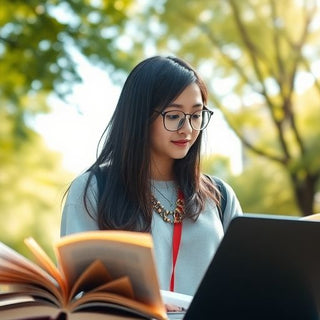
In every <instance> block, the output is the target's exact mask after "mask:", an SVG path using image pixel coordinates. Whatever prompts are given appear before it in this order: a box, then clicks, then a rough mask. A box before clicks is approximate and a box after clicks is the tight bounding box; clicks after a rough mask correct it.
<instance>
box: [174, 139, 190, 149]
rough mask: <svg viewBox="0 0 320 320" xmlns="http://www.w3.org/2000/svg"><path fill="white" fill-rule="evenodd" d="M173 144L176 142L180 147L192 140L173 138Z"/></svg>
mask: <svg viewBox="0 0 320 320" xmlns="http://www.w3.org/2000/svg"><path fill="white" fill-rule="evenodd" d="M171 142H172V143H173V144H175V145H176V146H179V147H185V146H187V145H188V143H189V142H190V140H186V139H183V140H173V141H171Z"/></svg>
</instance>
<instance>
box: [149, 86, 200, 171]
mask: <svg viewBox="0 0 320 320" xmlns="http://www.w3.org/2000/svg"><path fill="white" fill-rule="evenodd" d="M202 109H203V101H202V96H201V91H200V88H199V86H198V85H197V84H196V83H192V84H190V85H189V86H188V87H186V88H185V90H184V91H183V92H182V93H181V94H180V95H179V96H178V97H177V98H176V99H175V100H174V101H173V102H172V103H171V104H170V105H168V106H167V107H166V108H165V109H164V110H163V111H164V112H166V111H172V110H179V111H183V112H184V113H188V114H191V113H194V112H195V111H199V110H202ZM150 134H151V136H150V140H151V141H150V142H151V160H152V163H156V164H157V167H158V166H161V165H163V166H166V165H167V164H168V163H169V164H170V163H173V161H174V160H175V159H182V158H184V157H185V156H186V155H187V153H188V151H189V149H190V148H191V146H192V145H193V144H194V142H195V141H196V139H197V137H198V135H199V131H196V130H193V129H192V127H191V125H190V121H189V116H187V119H186V121H185V122H184V124H183V126H182V127H181V128H180V129H179V130H178V131H168V130H166V128H165V127H164V125H163V116H162V115H161V114H159V116H158V117H157V118H156V119H155V121H154V122H153V123H152V124H151V127H150Z"/></svg>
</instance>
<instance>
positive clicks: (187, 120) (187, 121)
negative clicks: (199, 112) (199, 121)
mask: <svg viewBox="0 0 320 320" xmlns="http://www.w3.org/2000/svg"><path fill="white" fill-rule="evenodd" d="M181 122H182V125H181V128H180V129H179V130H178V131H179V132H187V133H189V132H192V130H193V129H192V127H191V115H190V114H186V116H185V117H184V119H182V120H181Z"/></svg>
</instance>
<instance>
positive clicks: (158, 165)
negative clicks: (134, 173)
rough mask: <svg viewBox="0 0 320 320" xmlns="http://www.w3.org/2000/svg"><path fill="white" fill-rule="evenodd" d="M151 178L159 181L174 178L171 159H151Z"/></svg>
mask: <svg viewBox="0 0 320 320" xmlns="http://www.w3.org/2000/svg"><path fill="white" fill-rule="evenodd" d="M151 179H153V180H161V181H170V180H174V174H173V161H170V162H169V161H165V162H164V161H162V162H161V161H151Z"/></svg>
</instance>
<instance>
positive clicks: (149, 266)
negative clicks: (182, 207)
mask: <svg viewBox="0 0 320 320" xmlns="http://www.w3.org/2000/svg"><path fill="white" fill-rule="evenodd" d="M56 251H57V253H56V256H57V259H58V265H59V266H60V268H61V269H62V272H63V273H64V274H65V278H66V279H68V286H69V287H72V286H73V285H74V283H75V281H76V280H77V278H78V277H79V276H80V275H81V273H82V272H83V271H84V270H85V269H86V268H87V267H88V266H89V265H90V264H91V263H92V261H94V260H97V259H99V260H100V261H101V262H102V263H103V264H104V265H105V267H106V268H107V270H108V272H109V273H110V276H111V277H112V279H118V278H121V277H125V276H127V277H128V278H129V279H130V282H131V283H132V288H133V292H134V296H135V299H136V300H137V301H139V302H142V303H143V304H146V305H149V306H150V307H151V308H153V309H154V311H155V312H156V313H158V314H159V313H161V314H163V315H164V317H165V307H164V304H163V302H162V298H161V295H160V289H159V283H158V278H157V274H156V269H155V264H154V256H153V243H152V237H151V235H150V234H147V233H140V232H130V231H92V232H84V233H78V234H73V235H70V236H66V237H63V238H61V240H60V241H59V242H58V243H57V245H56Z"/></svg>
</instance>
